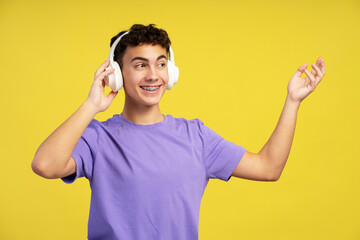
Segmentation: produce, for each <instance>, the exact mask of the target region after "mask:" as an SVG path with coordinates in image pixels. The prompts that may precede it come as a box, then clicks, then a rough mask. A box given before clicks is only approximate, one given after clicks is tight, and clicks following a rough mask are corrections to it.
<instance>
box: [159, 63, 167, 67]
mask: <svg viewBox="0 0 360 240" xmlns="http://www.w3.org/2000/svg"><path fill="white" fill-rule="evenodd" d="M158 66H159V67H165V66H166V63H164V62H162V63H159V64H158Z"/></svg>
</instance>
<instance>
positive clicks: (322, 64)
mask: <svg viewBox="0 0 360 240" xmlns="http://www.w3.org/2000/svg"><path fill="white" fill-rule="evenodd" d="M319 59H320V69H321V72H322V73H323V75H325V62H324V59H323V58H322V57H319Z"/></svg>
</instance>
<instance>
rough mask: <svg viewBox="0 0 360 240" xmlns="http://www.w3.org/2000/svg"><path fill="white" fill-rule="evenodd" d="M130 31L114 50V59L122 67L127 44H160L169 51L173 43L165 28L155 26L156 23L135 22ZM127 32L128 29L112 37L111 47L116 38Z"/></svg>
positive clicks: (133, 45)
mask: <svg viewBox="0 0 360 240" xmlns="http://www.w3.org/2000/svg"><path fill="white" fill-rule="evenodd" d="M129 31H130V32H129V33H128V34H126V35H125V36H124V37H122V38H121V40H120V42H119V43H118V45H117V46H116V48H115V51H114V60H115V61H116V62H117V63H118V64H119V66H120V68H122V66H123V62H122V58H123V56H124V53H125V49H126V47H127V46H132V47H136V46H138V45H141V44H152V45H157V44H159V45H161V46H162V47H163V48H166V52H167V53H169V47H170V45H171V41H170V39H169V36H168V34H167V32H166V31H165V30H163V29H160V28H157V27H155V24H149V25H148V26H145V25H142V24H134V25H132V27H131V28H130V30H129ZM125 32H127V31H122V32H119V33H118V34H117V35H116V36H114V37H112V38H111V41H110V47H111V46H112V44H113V43H114V42H115V40H116V39H117V38H118V37H119V36H121V35H123V34H124V33H125Z"/></svg>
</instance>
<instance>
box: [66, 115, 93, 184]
mask: <svg viewBox="0 0 360 240" xmlns="http://www.w3.org/2000/svg"><path fill="white" fill-rule="evenodd" d="M98 124H99V122H98V121H97V120H95V119H93V120H92V121H91V122H90V124H89V125H88V126H87V128H86V129H85V131H84V133H83V135H82V136H81V137H80V139H79V141H78V142H77V144H76V146H75V148H74V151H73V152H72V154H71V156H72V157H73V158H74V160H75V163H76V172H75V173H74V174H72V175H69V176H66V177H63V178H61V180H63V181H64V182H65V183H67V184H70V183H73V182H74V181H75V180H76V179H77V178H80V177H86V178H87V179H89V180H90V179H91V178H92V172H93V165H94V160H95V156H96V146H97V139H98V135H99V134H98V127H97V126H98Z"/></svg>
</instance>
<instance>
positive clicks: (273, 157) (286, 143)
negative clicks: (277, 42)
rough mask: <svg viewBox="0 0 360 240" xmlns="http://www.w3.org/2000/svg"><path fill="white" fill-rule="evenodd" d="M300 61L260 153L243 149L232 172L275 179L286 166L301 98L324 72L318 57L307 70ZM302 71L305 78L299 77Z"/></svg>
mask: <svg viewBox="0 0 360 240" xmlns="http://www.w3.org/2000/svg"><path fill="white" fill-rule="evenodd" d="M306 68H307V65H306V64H303V65H302V66H300V67H299V69H298V70H297V71H296V72H295V74H294V75H293V77H292V78H291V79H290V81H289V84H288V94H287V97H286V101H285V105H284V108H283V110H282V112H281V115H280V119H279V121H278V123H277V125H276V128H275V130H274V132H273V133H272V134H271V136H270V138H269V140H268V141H267V142H266V144H265V145H264V147H263V148H262V149H261V150H260V152H259V153H251V152H248V151H246V152H245V154H244V156H243V157H242V159H241V160H240V162H239V164H238V166H237V167H236V168H235V170H234V172H233V173H232V174H231V176H234V177H239V178H245V179H250V180H258V181H276V180H278V179H279V178H280V175H281V173H282V171H283V169H284V167H285V164H286V161H287V158H288V156H289V153H290V149H291V144H292V141H293V138H294V132H295V125H296V118H297V113H298V109H299V107H300V104H301V102H302V101H303V100H304V99H305V98H306V97H307V96H308V95H309V94H310V93H311V92H313V91H314V90H315V88H316V86H317V85H318V84H319V83H320V81H321V79H322V78H323V76H324V75H325V63H324V59H323V58H321V57H320V58H319V59H318V60H317V62H316V64H313V65H312V68H313V70H312V71H311V73H310V72H308V71H307V70H306ZM302 73H305V74H306V78H301V75H302Z"/></svg>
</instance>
